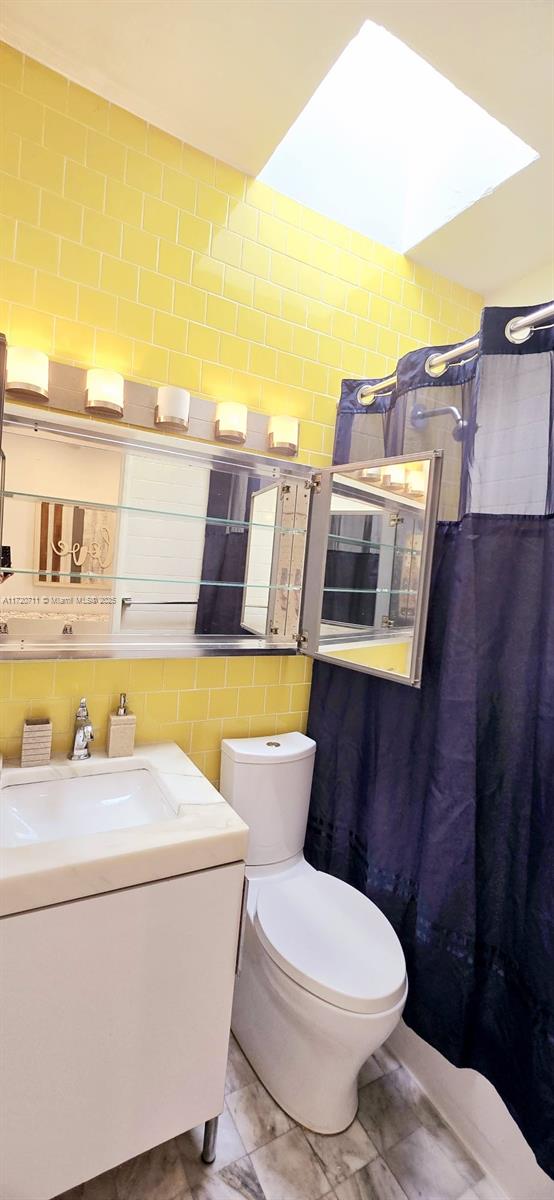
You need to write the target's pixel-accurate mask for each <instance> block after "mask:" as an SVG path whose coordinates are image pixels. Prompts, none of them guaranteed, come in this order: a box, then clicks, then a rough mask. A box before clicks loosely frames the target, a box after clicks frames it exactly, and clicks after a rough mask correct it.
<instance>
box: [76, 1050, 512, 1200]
mask: <svg viewBox="0 0 554 1200" xmlns="http://www.w3.org/2000/svg"><path fill="white" fill-rule="evenodd" d="M359 1083H360V1105H359V1109H358V1115H357V1117H356V1119H355V1120H354V1121H353V1122H352V1125H350V1127H349V1128H348V1129H346V1130H345V1131H344V1133H340V1134H337V1135H336V1136H331V1137H327V1136H325V1135H323V1134H317V1133H311V1132H310V1130H309V1129H304V1128H302V1127H301V1126H299V1125H297V1124H296V1122H295V1121H293V1120H291V1118H290V1117H288V1116H287V1115H286V1113H284V1112H283V1111H282V1109H281V1108H279V1106H278V1105H277V1104H275V1102H274V1100H272V1098H271V1096H270V1095H269V1094H268V1092H266V1090H265V1088H264V1087H263V1085H262V1084H261V1083H260V1081H259V1079H258V1078H257V1077H256V1075H255V1074H254V1071H253V1070H252V1067H251V1066H250V1065H249V1063H248V1062H247V1060H246V1058H245V1057H244V1055H243V1054H242V1051H241V1050H240V1048H239V1046H238V1045H237V1043H236V1041H235V1040H234V1038H231V1045H230V1049H229V1062H228V1068H227V1083H226V1088H225V1092H226V1095H225V1109H224V1112H223V1113H222V1116H221V1117H220V1121H219V1132H218V1141H217V1158H216V1161H215V1163H214V1164H213V1165H212V1166H211V1167H208V1166H205V1165H204V1163H202V1161H201V1159H200V1149H201V1145H202V1134H203V1129H202V1128H199V1129H193V1130H191V1131H190V1132H188V1133H183V1134H181V1135H180V1136H179V1137H177V1138H174V1139H172V1140H171V1141H169V1142H165V1143H164V1145H162V1146H157V1147H156V1148H155V1149H154V1150H150V1151H149V1152H148V1153H147V1154H142V1155H140V1156H139V1157H138V1158H133V1159H131V1160H130V1161H129V1162H126V1163H122V1165H121V1166H119V1167H117V1168H115V1169H114V1170H113V1171H108V1172H106V1174H104V1175H99V1176H98V1177H97V1178H96V1179H92V1180H90V1181H89V1182H88V1183H85V1184H83V1185H82V1186H81V1187H77V1188H73V1189H72V1191H70V1192H65V1193H64V1195H63V1197H61V1196H60V1197H57V1198H56V1200H241V1198H242V1200H505V1198H504V1197H503V1195H502V1193H501V1192H500V1191H499V1190H498V1189H497V1188H496V1186H495V1185H494V1184H493V1183H492V1182H491V1181H490V1180H489V1179H487V1178H486V1177H485V1176H484V1175H483V1172H482V1170H481V1168H480V1167H479V1166H478V1165H477V1163H475V1162H474V1161H473V1159H471V1158H470V1156H469V1155H468V1153H467V1152H466V1151H465V1150H464V1148H463V1146H462V1145H461V1143H460V1142H459V1141H458V1139H457V1138H456V1136H455V1134H454V1133H453V1132H452V1130H451V1129H449V1128H448V1126H447V1125H445V1123H444V1122H443V1121H442V1119H441V1117H440V1116H439V1114H438V1113H437V1112H436V1110H435V1109H434V1108H433V1106H432V1105H431V1104H430V1102H429V1100H428V1099H427V1097H426V1096H425V1095H424V1093H423V1092H422V1091H421V1089H420V1088H419V1086H418V1084H417V1083H416V1081H415V1079H414V1078H413V1077H412V1076H411V1075H410V1073H409V1072H408V1071H407V1070H406V1069H405V1068H404V1067H402V1066H400V1064H399V1063H398V1062H397V1060H396V1058H394V1056H393V1055H392V1054H391V1053H390V1051H389V1050H387V1048H386V1046H383V1047H382V1048H381V1049H380V1050H378V1051H377V1052H376V1053H375V1055H373V1057H372V1058H370V1059H369V1060H368V1062H367V1063H366V1064H365V1066H364V1067H363V1069H362V1071H361V1074H360V1079H359Z"/></svg>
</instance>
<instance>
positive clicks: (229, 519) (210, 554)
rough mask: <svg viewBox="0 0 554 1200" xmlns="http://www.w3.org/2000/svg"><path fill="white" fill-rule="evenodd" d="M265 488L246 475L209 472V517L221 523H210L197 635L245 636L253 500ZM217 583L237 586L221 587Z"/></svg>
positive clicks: (197, 617) (197, 619) (199, 602)
mask: <svg viewBox="0 0 554 1200" xmlns="http://www.w3.org/2000/svg"><path fill="white" fill-rule="evenodd" d="M261 486H263V481H262V480H260V479H257V478H256V479H252V478H249V477H248V476H247V475H246V474H244V473H242V472H241V473H240V474H239V473H237V474H231V473H230V472H226V471H212V472H211V473H210V488H209V494H208V511H207V516H208V517H217V518H219V519H220V521H221V524H211V525H210V524H207V525H206V532H205V540H204V555H203V559H202V579H203V580H204V579H205V580H209V582H207V583H202V584H201V586H200V590H199V594H198V608H197V610H196V627H195V633H212V634H223V633H225V634H243V635H244V637H248V636H249V634H248V633H247V632H245V630H244V629H243V628H242V626H241V623H240V618H241V612H242V596H243V587H242V585H243V584H244V572H245V568H246V549H247V544H248V529H247V528H246V526H245V524H244V522H245V521H247V520H248V513H249V509H250V497H251V495H252V492H256V491H258V489H259V488H260V487H261ZM218 584H234V585H237V586H231V587H221V586H219V587H218V586H217V585H218Z"/></svg>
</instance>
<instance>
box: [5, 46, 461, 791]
mask: <svg viewBox="0 0 554 1200" xmlns="http://www.w3.org/2000/svg"><path fill="white" fill-rule="evenodd" d="M0 137H1V146H0V168H1V172H0V329H2V330H3V331H4V332H5V333H6V334H7V336H8V339H9V341H10V342H11V343H15V344H21V345H30V346H34V347H37V348H40V349H42V350H45V351H46V352H47V353H48V354H49V355H50V356H51V357H52V358H54V359H56V360H58V361H61V362H67V363H71V364H73V365H76V366H80V367H88V366H93V365H96V366H104V367H112V368H114V369H116V370H119V371H121V372H122V373H123V374H124V375H125V376H126V377H127V378H129V379H136V380H141V381H144V382H147V383H151V384H163V383H168V382H169V383H173V384H177V385H180V386H184V387H187V388H189V389H190V390H191V391H193V392H196V393H199V394H201V395H203V396H205V397H208V398H211V399H228V398H232V399H235V400H239V401H242V402H243V403H245V404H247V405H248V407H249V408H251V409H258V410H260V411H262V412H264V413H267V414H272V413H275V414H279V413H286V414H290V415H294V416H297V417H299V418H300V422H301V424H300V456H301V458H302V459H303V460H304V461H305V462H308V463H310V464H311V465H312V466H326V465H328V464H329V462H330V460H331V451H332V443H333V430H334V422H335V407H336V400H337V397H338V395H339V391H340V385H341V380H342V378H343V377H344V376H378V375H381V374H384V373H386V372H387V371H389V370H392V369H393V368H394V366H395V364H396V360H397V358H398V357H399V356H400V355H402V354H404V353H406V352H407V351H408V350H411V349H415V348H416V347H419V346H421V345H426V344H432V343H436V342H438V343H445V342H446V343H447V342H450V341H458V340H459V339H460V338H463V337H466V336H468V335H470V334H472V333H474V332H475V330H476V329H477V327H478V323H479V312H480V308H481V298H480V297H479V296H477V295H475V294H474V293H472V292H469V291H467V290H466V289H465V288H463V287H460V286H459V285H457V284H455V283H452V282H451V281H450V280H448V279H445V278H443V277H441V276H438V275H435V274H433V273H432V272H431V271H428V270H426V269H425V268H423V267H420V266H418V265H417V264H415V263H413V262H410V261H409V259H407V258H405V257H404V256H402V255H400V254H397V253H395V252H393V251H392V250H388V249H386V248H385V247H383V246H380V245H378V244H376V243H375V242H373V241H371V239H369V238H366V237H363V236H362V235H361V234H358V233H356V232H353V231H352V230H350V229H347V228H345V227H344V226H341V225H338V224H337V223H335V222H333V221H330V220H328V219H327V218H326V217H323V216H321V215H319V214H318V213H315V212H312V211H311V210H309V209H307V208H304V207H302V206H301V205H300V204H297V203H295V202H294V201H292V200H289V199H288V198H287V197H285V196H282V195H280V194H279V193H277V192H274V191H273V190H272V189H270V188H268V187H267V186H265V185H263V184H261V183H259V182H257V181H256V180H254V179H251V178H249V177H247V176H246V175H243V174H241V173H240V172H239V171H237V170H235V169H234V168H232V167H230V166H227V165H226V164H225V163H221V162H217V161H216V160H215V159H213V158H211V157H209V156H208V155H206V154H203V153H201V152H200V151H199V150H196V149H194V148H193V147H191V146H187V145H185V144H184V143H183V142H180V141H179V140H178V139H177V138H175V137H172V136H170V135H169V134H166V133H164V132H162V131H161V130H159V129H156V128H154V127H153V126H151V125H148V124H147V123H146V122H145V121H142V120H141V119H139V118H138V117H135V116H133V115H132V114H131V113H129V112H126V111H125V110H124V109H121V108H118V107H117V106H116V105H113V104H110V103H108V101H106V100H104V99H103V98H102V97H100V96H97V95H95V94H94V93H92V92H88V91H86V90H85V89H84V88H81V87H79V86H78V85H77V84H75V83H73V82H71V81H70V80H69V79H66V78H65V77H63V76H61V75H59V74H57V73H56V72H54V71H51V70H49V69H48V68H46V67H44V66H42V65H41V64H40V63H38V62H36V61H34V60H33V59H30V58H28V57H25V56H24V55H22V54H20V53H19V52H18V51H16V50H14V49H12V48H11V47H10V46H7V45H6V44H4V43H0ZM115 666H116V667H117V670H115V671H114V664H112V663H101V662H99V663H95V664H92V663H80V664H77V663H56V664H50V663H38V664H30V663H24V664H19V663H14V664H13V665H12V666H8V668H7V670H6V671H4V674H3V675H2V679H1V681H0V738H1V742H0V744H1V746H2V747H3V749H4V751H5V752H8V753H14V752H17V751H16V743H17V741H18V737H19V730H20V727H21V723H22V720H23V717H24V715H26V713H28V712H34V713H38V712H43V711H44V712H46V711H49V712H50V713H51V715H52V717H53V719H54V728H55V746H56V748H57V749H64V750H65V747H66V744H67V739H68V737H69V736H70V727H71V711H72V709H73V707H74V703H75V699H78V698H79V694H82V693H85V694H87V695H89V698H90V700H91V710H92V715H93V719H94V720H95V721H96V725H97V729H98V730H99V731H100V741H101V740H102V737H103V731H104V729H105V722H106V716H107V712H108V710H109V707H110V705H113V703H114V698H115V696H116V693H117V692H118V691H119V690H120V688H125V686H127V687H128V690H129V693H130V698H131V704H132V705H133V707H134V708H135V710H136V711H137V714H138V718H139V719H138V735H139V738H140V739H141V740H143V741H144V740H149V739H154V740H159V739H161V738H167V737H174V738H175V739H176V740H177V741H180V744H183V745H184V747H185V748H187V749H190V751H191V753H192V755H193V757H195V759H196V761H197V762H198V763H199V765H201V766H202V768H203V769H205V770H206V771H207V773H208V774H209V775H210V777H211V778H216V771H217V745H218V741H219V738H220V736H223V735H224V734H225V733H229V732H230V731H231V730H233V731H238V732H240V733H260V734H265V733H271V732H275V731H277V732H279V731H282V730H284V729H285V728H289V729H290V728H302V727H303V722H304V721H305V715H306V708H307V687H308V674H307V673H305V672H307V667H306V664H305V662H304V660H294V659H290V658H283V659H271V660H267V659H263V658H261V659H255V660H254V659H253V658H245V659H240V660H237V659H229V660H228V661H227V662H226V661H225V660H209V661H197V662H195V661H192V662H190V661H189V662H184V663H175V662H167V663H161V662H159V663H158V662H157V663H153V662H143V663H126V664H124V666H125V671H127V672H128V679H126V678H124V675H125V672H124V671H123V667H122V664H120V663H118V664H115ZM110 672H112V673H110ZM241 672H243V674H242V673H241ZM295 672H298V674H295ZM239 679H240V682H239Z"/></svg>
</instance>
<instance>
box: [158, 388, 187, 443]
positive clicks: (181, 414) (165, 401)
mask: <svg viewBox="0 0 554 1200" xmlns="http://www.w3.org/2000/svg"><path fill="white" fill-rule="evenodd" d="M189 412H190V392H187V390H186V388H179V387H172V386H171V384H168V385H166V386H165V387H159V388H158V402H157V404H156V409H155V412H154V424H155V425H165V427H166V429H176V430H178V431H179V432H181V433H183V432H186V430H187V429H188V427H189Z"/></svg>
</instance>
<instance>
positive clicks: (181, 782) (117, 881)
mask: <svg viewBox="0 0 554 1200" xmlns="http://www.w3.org/2000/svg"><path fill="white" fill-rule="evenodd" d="M141 768H143V769H146V770H148V771H150V772H151V774H152V776H153V778H154V779H155V780H156V782H157V784H158V786H159V787H160V789H161V791H162V792H163V793H164V795H165V796H166V798H167V800H169V802H170V804H171V806H172V808H174V809H175V813H176V815H175V817H174V818H171V819H169V820H164V821H159V822H156V823H153V824H149V825H141V826H134V827H132V828H125V829H118V830H110V831H108V832H105V833H91V834H86V835H83V836H79V837H74V838H63V839H59V840H58V841H51V842H47V841H43V842H38V843H36V844H33V845H28V846H17V847H9V848H5V847H3V848H2V849H1V850H0V916H7V915H8V914H10V913H19V912H26V911H28V910H30V909H35V908H44V907H45V906H46V905H49V904H60V903H63V902H64V901H67V900H77V899H80V898H81V897H84V896H93V895H96V894H98V893H99V892H110V891H115V890H117V889H118V888H125V887H133V886H134V885H136V884H141V883H148V882H151V881H152V880H155V879H166V878H169V877H170V876H173V875H184V874H188V873H189V872H191V871H201V870H205V869H206V868H209V867H217V866H222V865H223V864H225V863H231V862H237V861H240V860H242V859H245V858H246V849H247V844H248V827H247V826H246V825H245V824H244V822H243V821H241V819H240V817H239V816H237V814H236V812H235V811H234V809H232V808H231V806H230V804H228V803H227V801H226V800H224V799H223V797H222V796H221V795H220V794H219V792H218V791H217V790H216V788H214V787H213V786H212V784H211V783H209V781H208V780H207V779H205V778H204V776H203V775H202V774H201V772H200V771H199V770H198V768H197V767H196V766H195V765H194V763H193V762H191V760H190V758H188V757H187V755H186V754H184V753H183V751H182V750H180V749H179V747H178V746H176V745H174V744H173V743H167V744H165V743H164V744H160V745H155V746H140V747H139V748H138V750H137V753H136V754H134V755H132V756H131V757H126V758H108V757H107V756H106V754H104V753H101V752H96V753H94V755H93V757H91V758H90V759H87V760H86V761H85V762H69V761H68V759H67V758H62V757H59V758H54V759H52V761H51V762H50V763H49V764H48V766H45V767H12V766H6V767H4V768H2V769H1V770H0V804H1V803H2V791H3V790H4V789H5V788H7V787H10V786H11V785H13V784H19V783H34V782H42V781H45V780H54V779H57V778H65V779H67V778H68V777H69V778H73V777H79V776H83V775H95V774H105V773H106V772H108V771H109V772H112V771H129V770H140V769H141Z"/></svg>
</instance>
